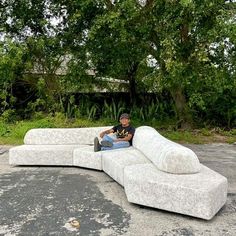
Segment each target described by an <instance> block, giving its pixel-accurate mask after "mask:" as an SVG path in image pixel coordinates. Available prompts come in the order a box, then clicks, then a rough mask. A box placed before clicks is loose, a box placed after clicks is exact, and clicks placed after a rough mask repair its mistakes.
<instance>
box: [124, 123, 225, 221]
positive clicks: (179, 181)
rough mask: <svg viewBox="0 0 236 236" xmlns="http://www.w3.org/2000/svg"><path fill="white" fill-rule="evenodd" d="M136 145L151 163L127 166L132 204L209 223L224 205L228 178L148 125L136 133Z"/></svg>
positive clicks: (128, 195) (128, 196)
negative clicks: (171, 212)
mask: <svg viewBox="0 0 236 236" xmlns="http://www.w3.org/2000/svg"><path fill="white" fill-rule="evenodd" d="M133 146H134V148H136V149H138V150H140V151H141V152H142V153H143V154H144V155H145V156H146V157H147V158H148V159H150V160H151V162H152V164H138V165H133V166H127V167H125V169H124V188H125V193H126V195H127V198H128V201H129V202H133V203H137V204H141V205H145V206H150V207H154V208H159V209H163V210H167V211H173V212H177V213H181V214H186V215H191V216H195V217H199V218H202V219H207V220H209V219H211V218H212V217H213V216H214V215H215V214H216V213H217V212H218V211H219V209H220V208H221V207H222V206H223V205H224V204H225V202H226V199H227V187H228V183H227V179H226V178H225V177H224V176H222V175H220V174H218V173H216V172H215V171H213V170H211V169H209V168H207V167H206V166H204V165H202V164H200V163H199V160H198V158H197V156H196V154H195V153H194V152H193V151H191V150H190V149H188V148H186V147H183V146H182V145H179V144H177V143H174V142H172V141H170V140H168V139H166V138H164V137H163V136H161V135H160V134H159V133H158V132H157V131H156V130H155V129H153V128H151V127H145V126H143V127H140V128H138V129H137V130H136V132H135V136H134V139H133Z"/></svg>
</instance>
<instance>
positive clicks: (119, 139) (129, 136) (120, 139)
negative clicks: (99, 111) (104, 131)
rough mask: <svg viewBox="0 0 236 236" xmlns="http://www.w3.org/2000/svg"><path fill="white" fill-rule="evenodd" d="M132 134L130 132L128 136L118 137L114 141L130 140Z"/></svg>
mask: <svg viewBox="0 0 236 236" xmlns="http://www.w3.org/2000/svg"><path fill="white" fill-rule="evenodd" d="M132 136H133V135H132V134H128V136H126V137H124V138H118V139H115V140H114V142H120V141H129V140H131V139H132Z"/></svg>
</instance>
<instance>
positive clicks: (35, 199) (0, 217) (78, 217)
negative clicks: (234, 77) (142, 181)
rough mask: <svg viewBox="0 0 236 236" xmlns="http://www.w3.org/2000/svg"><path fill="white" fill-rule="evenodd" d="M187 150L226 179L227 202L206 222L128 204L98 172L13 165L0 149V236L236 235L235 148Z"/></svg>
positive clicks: (217, 146) (116, 186)
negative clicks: (227, 186) (227, 184)
mask: <svg viewBox="0 0 236 236" xmlns="http://www.w3.org/2000/svg"><path fill="white" fill-rule="evenodd" d="M186 146H188V147H190V148H191V149H192V150H193V151H195V152H196V153H197V155H198V157H199V159H200V162H202V163H203V164H204V165H206V166H208V167H209V168H211V169H213V170H215V171H217V172H219V173H220V174H222V175H224V176H225V177H227V178H228V182H229V188H228V198H227V203H226V204H225V206H224V207H223V208H222V209H221V210H220V211H219V212H218V213H217V215H216V216H215V217H214V218H213V219H212V220H210V221H206V220H202V219H197V218H194V217H190V216H185V215H180V214H176V213H172V212H167V211H162V210H158V209H153V208H148V207H143V206H139V205H135V204H131V203H129V202H128V201H127V199H126V195H125V193H124V189H123V187H122V186H120V185H119V184H118V183H116V182H115V181H114V180H113V179H111V178H110V177H109V176H108V175H106V174H105V173H104V172H101V171H95V170H89V169H83V168H77V167H45V166H44V167H38V166H34V167H27V166H20V167H12V166H10V165H9V164H8V149H9V148H10V147H9V146H0V150H1V152H2V153H1V154H0V235H1V236H2V235H4V236H13V235H22V236H27V235H32V236H41V235H42V236H48V235H56V236H60V235H68V236H70V235H83V236H89V235H92V236H96V235H102V236H103V235H104V236H105V235H107V236H113V235H125V236H139V235H140V236H154V235H155V236H174V235H175V236H178V235H183V236H192V235H204V236H208V235H212V236H218V235H220V236H225V235H230V236H231V235H232V236H235V235H236V145H233V144H231V145H229V144H205V145H186ZM3 150H5V152H4V151H3ZM75 223H76V224H75Z"/></svg>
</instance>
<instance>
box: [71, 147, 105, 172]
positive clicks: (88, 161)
mask: <svg viewBox="0 0 236 236" xmlns="http://www.w3.org/2000/svg"><path fill="white" fill-rule="evenodd" d="M73 165H74V166H79V167H85V168H90V169H96V170H102V152H94V148H93V146H87V147H83V148H77V149H75V150H74V154H73Z"/></svg>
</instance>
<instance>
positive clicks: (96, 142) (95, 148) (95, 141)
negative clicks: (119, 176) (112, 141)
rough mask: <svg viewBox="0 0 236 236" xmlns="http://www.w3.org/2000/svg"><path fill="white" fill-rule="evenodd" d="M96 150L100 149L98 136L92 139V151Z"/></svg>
mask: <svg viewBox="0 0 236 236" xmlns="http://www.w3.org/2000/svg"><path fill="white" fill-rule="evenodd" d="M98 151H101V145H100V143H99V140H98V138H97V137H96V138H95V139H94V152H98Z"/></svg>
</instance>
